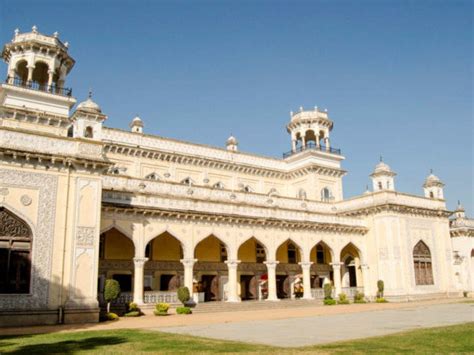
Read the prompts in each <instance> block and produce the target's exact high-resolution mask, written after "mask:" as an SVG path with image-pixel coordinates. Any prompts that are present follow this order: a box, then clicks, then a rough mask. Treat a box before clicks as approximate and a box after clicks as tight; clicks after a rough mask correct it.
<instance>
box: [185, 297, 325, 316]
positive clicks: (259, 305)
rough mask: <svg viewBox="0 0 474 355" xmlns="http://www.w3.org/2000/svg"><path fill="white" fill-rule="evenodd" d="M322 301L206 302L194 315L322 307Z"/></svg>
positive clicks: (197, 306) (200, 304) (196, 309)
mask: <svg viewBox="0 0 474 355" xmlns="http://www.w3.org/2000/svg"><path fill="white" fill-rule="evenodd" d="M321 304H322V302H321V301H320V300H311V301H307V300H281V301H276V302H271V301H242V302H239V303H227V302H205V303H199V304H197V305H196V307H195V308H194V309H193V313H213V312H233V311H255V310H267V309H286V308H299V307H314V306H319V305H321Z"/></svg>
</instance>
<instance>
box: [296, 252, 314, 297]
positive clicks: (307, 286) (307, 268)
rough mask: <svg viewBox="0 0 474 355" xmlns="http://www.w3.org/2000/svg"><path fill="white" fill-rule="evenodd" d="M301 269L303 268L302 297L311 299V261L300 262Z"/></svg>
mask: <svg viewBox="0 0 474 355" xmlns="http://www.w3.org/2000/svg"><path fill="white" fill-rule="evenodd" d="M299 264H300V265H301V269H302V270H303V292H304V293H303V299H304V300H312V299H313V296H312V295H311V265H312V264H313V262H312V261H305V262H303V261H302V262H300V263H299Z"/></svg>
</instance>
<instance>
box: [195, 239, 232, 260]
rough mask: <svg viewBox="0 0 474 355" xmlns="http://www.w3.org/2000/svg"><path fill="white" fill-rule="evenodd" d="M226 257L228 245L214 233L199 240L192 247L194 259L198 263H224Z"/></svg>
mask: <svg viewBox="0 0 474 355" xmlns="http://www.w3.org/2000/svg"><path fill="white" fill-rule="evenodd" d="M228 255H229V247H228V245H227V244H226V243H225V242H224V241H223V240H222V239H221V238H219V237H218V236H216V235H215V234H214V233H212V234H209V235H208V236H207V237H205V238H203V239H201V240H200V241H199V242H198V243H197V244H196V245H195V246H194V257H195V258H196V259H198V261H214V262H224V261H226V260H227V256H228Z"/></svg>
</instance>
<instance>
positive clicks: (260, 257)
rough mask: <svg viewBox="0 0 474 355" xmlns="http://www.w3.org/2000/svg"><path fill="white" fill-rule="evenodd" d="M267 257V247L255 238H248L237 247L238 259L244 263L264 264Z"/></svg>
mask: <svg viewBox="0 0 474 355" xmlns="http://www.w3.org/2000/svg"><path fill="white" fill-rule="evenodd" d="M267 257H268V248H267V246H266V245H265V244H264V243H262V242H261V241H260V240H259V239H258V238H256V237H254V236H252V237H250V238H247V239H246V240H244V241H243V242H242V243H240V244H239V245H238V247H237V259H238V260H241V261H242V262H251V263H254V262H255V263H262V262H264V261H266V260H267Z"/></svg>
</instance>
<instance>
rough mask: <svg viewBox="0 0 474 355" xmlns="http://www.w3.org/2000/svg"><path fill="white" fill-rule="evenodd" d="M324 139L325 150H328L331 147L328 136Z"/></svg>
mask: <svg viewBox="0 0 474 355" xmlns="http://www.w3.org/2000/svg"><path fill="white" fill-rule="evenodd" d="M324 141H325V145H326V150H328V151H329V150H330V149H331V145H330V143H329V137H326V138H324Z"/></svg>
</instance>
